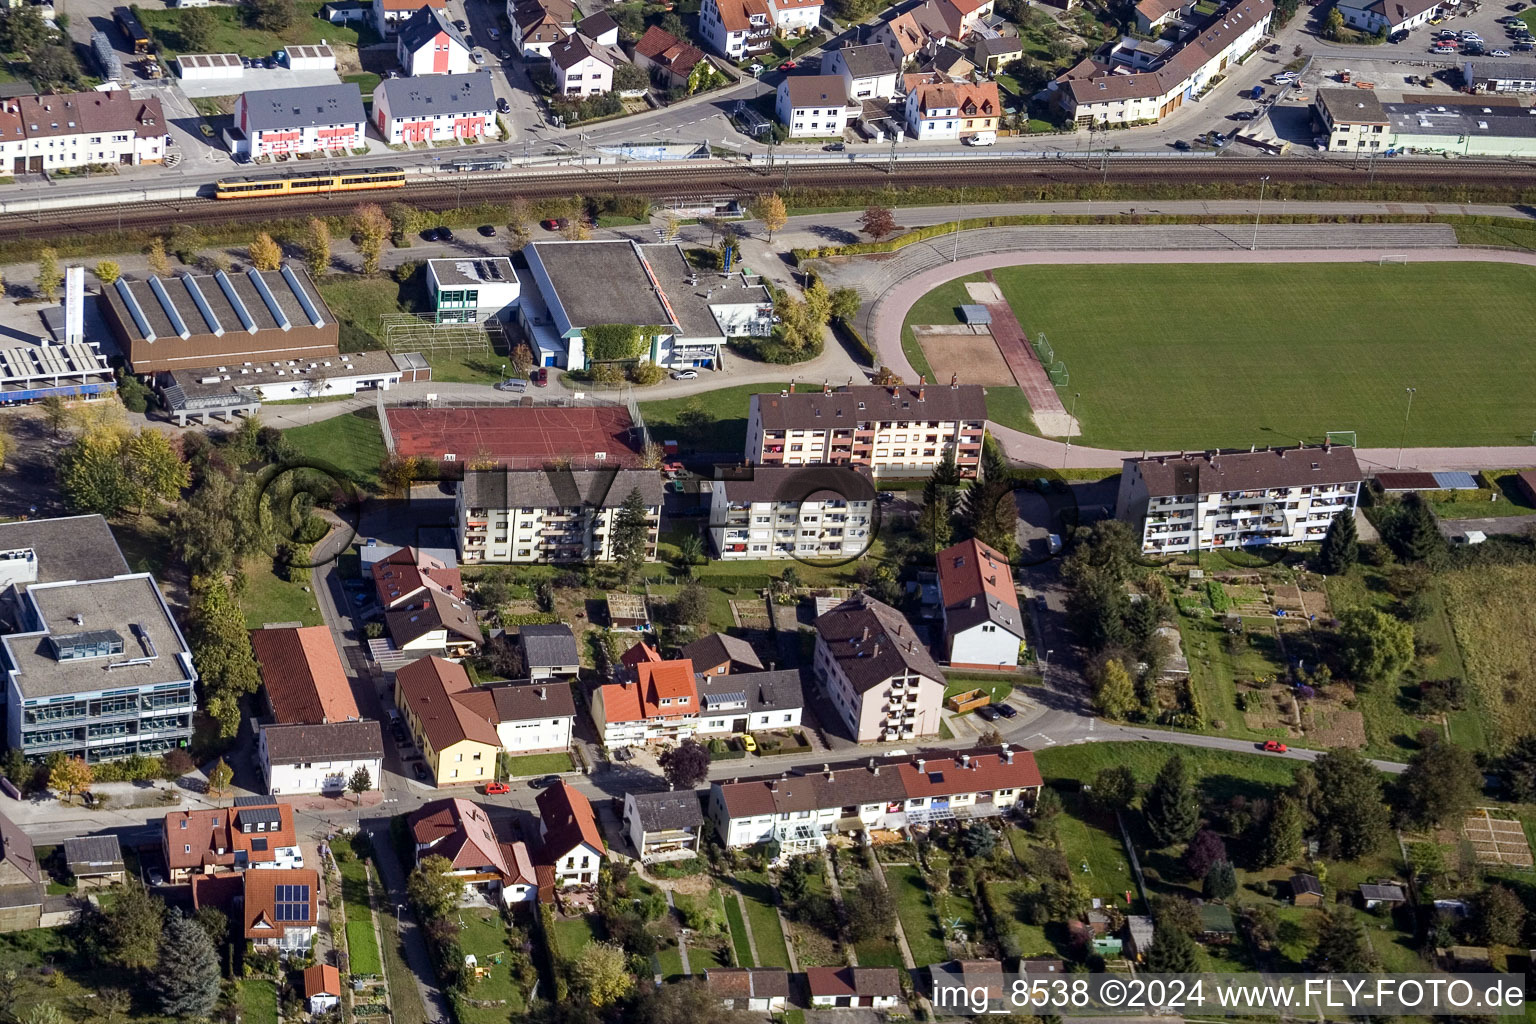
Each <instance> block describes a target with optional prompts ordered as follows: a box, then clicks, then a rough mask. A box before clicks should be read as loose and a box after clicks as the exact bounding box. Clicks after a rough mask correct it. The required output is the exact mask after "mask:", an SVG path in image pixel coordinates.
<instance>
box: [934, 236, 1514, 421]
mask: <svg viewBox="0 0 1536 1024" xmlns="http://www.w3.org/2000/svg"><path fill="white" fill-rule="evenodd" d="M993 274H994V277H995V279H996V281H997V283H998V285H999V286H1000V287H1001V288H1002V290H1003V294H1004V295H1005V296H1006V297H1007V299H1008V301H1009V303H1010V304H1011V305H1012V306H1013V310H1014V312H1015V313H1016V314H1017V315H1018V317H1019V321H1020V323H1022V324H1023V326H1024V330H1025V331H1026V332H1027V333H1028V334H1029V337H1030V338H1031V339H1034V338H1036V337H1037V336H1038V335H1040V334H1041V333H1044V334H1045V335H1046V337H1047V338H1048V339H1049V341H1050V344H1051V346H1052V348H1053V349H1054V350H1055V354H1056V358H1057V359H1058V360H1061V361H1062V362H1064V363H1065V364H1066V367H1067V370H1068V372H1069V373H1070V382H1069V384H1068V385H1067V386H1066V387H1064V388H1059V389H1058V391H1059V392H1060V393H1061V394H1062V400H1063V403H1064V404H1066V405H1071V403H1072V401H1073V398H1072V396H1073V394H1074V393H1078V394H1080V395H1081V397H1080V398H1078V399H1077V415H1078V419H1079V421H1080V423H1081V424H1082V431H1083V433H1082V435H1081V437H1080V438H1076V439H1074V440H1075V441H1077V443H1080V444H1085V445H1094V446H1098V447H1106V448H1120V449H1125V450H1130V451H1136V450H1140V449H1144V448H1152V449H1177V448H1190V449H1198V448H1212V447H1236V446H1242V445H1254V444H1257V445H1277V444H1295V443H1296V442H1298V441H1320V440H1322V439H1323V435H1324V434H1325V432H1327V431H1331V430H1332V431H1342V430H1354V431H1356V432H1357V434H1358V443H1359V444H1360V445H1361V446H1363V447H1393V446H1395V445H1397V444H1398V443H1399V440H1400V438H1402V437H1403V436H1404V430H1403V421H1404V414H1405V412H1406V411H1407V398H1408V396H1407V393H1406V391H1405V389H1406V388H1409V387H1412V388H1416V389H1417V390H1416V391H1415V393H1414V395H1413V410H1412V415H1411V418H1410V419H1409V421H1408V425H1407V431H1406V443H1407V444H1408V445H1409V446H1410V447H1415V446H1466V445H1484V444H1487V445H1510V444H1526V443H1530V441H1531V438H1532V433H1533V431H1536V402H1533V401H1532V398H1531V396H1532V381H1533V380H1536V268H1531V267H1525V266H1516V265H1512V264H1503V263H1491V262H1490V263H1412V262H1409V263H1406V264H1398V263H1392V264H1387V265H1384V266H1381V265H1377V264H1375V263H1319V264H1308V265H1302V264H1273V265H1271V264H1230V265H1219V264H1187V263H1186V264H1180V263H1167V264H1150V265H1115V266H1052V267H1046V266H1029V267H1009V268H1003V269H1000V270H997V271H994V272H993ZM982 279H983V278H981V277H980V276H977V277H972V278H968V279H967V280H972V281H976V280H982ZM968 301H970V300H969V299H968V298H967V297H966V293H965V289H964V285H963V282H962V281H952V282H950V283H948V284H946V285H943V286H941V287H940V288H938V289H935V290H934V291H932V292H930V293H929V294H927V295H925V296H924V297H923V298H922V299H920V300H919V301H918V303H917V305H916V306H914V307H913V309H912V312H911V314H910V315H909V316H908V318H907V322H908V324H934V323H954V322H955V321H956V319H957V312H958V311H957V309H956V307H958V306H959V305H960V304H961V303H964V302H968ZM910 336H911V335H910V332H908V334H907V337H908V338H910Z"/></svg>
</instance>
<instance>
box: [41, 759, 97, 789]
mask: <svg viewBox="0 0 1536 1024" xmlns="http://www.w3.org/2000/svg"><path fill="white" fill-rule="evenodd" d="M48 788H49V789H54V790H58V791H60V792H62V793H63V794H64V796H65V797H73V796H74V795H75V794H77V793H80V794H84V793H87V792H89V791H90V788H91V766H90V765H88V764H86V763H85V758H83V757H66V758H64V760H62V761H59V762H58V763H57V764H55V765H54V766H53V767H52V768H50V769H49V770H48Z"/></svg>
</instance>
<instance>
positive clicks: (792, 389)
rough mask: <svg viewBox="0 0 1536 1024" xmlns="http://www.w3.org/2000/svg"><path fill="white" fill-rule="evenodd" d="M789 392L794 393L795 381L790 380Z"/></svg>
mask: <svg viewBox="0 0 1536 1024" xmlns="http://www.w3.org/2000/svg"><path fill="white" fill-rule="evenodd" d="M789 393H790V394H794V393H795V382H794V381H790V382H789Z"/></svg>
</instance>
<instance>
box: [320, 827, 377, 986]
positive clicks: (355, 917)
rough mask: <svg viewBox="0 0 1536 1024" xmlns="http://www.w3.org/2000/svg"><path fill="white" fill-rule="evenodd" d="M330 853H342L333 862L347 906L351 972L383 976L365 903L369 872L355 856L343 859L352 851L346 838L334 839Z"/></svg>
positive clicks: (368, 911)
mask: <svg viewBox="0 0 1536 1024" xmlns="http://www.w3.org/2000/svg"><path fill="white" fill-rule="evenodd" d="M331 851H332V852H333V853H337V852H340V853H341V854H342V856H340V857H337V859H336V863H337V866H338V867H340V869H341V898H342V899H343V900H344V901H345V902H346V907H347V954H348V956H350V957H351V967H352V973H353V974H383V973H384V964H383V962H382V961H381V960H380V959H379V942H378V937H377V936H376V935H375V934H374V931H373V908H372V907H371V906H370V905H369V903H368V872H367V870H366V869H365V868H364V867H363V862H362V861H361V860H359V859H358V858H357V857H356V856H353V857H350V858H347V859H345V860H343V859H342V858H343V857H345V855H346V854H348V853H351V852H352V846H351V844H350V843H348V842H347V841H346V840H345V839H337V840H333V841H332V843H331Z"/></svg>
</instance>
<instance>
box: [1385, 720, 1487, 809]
mask: <svg viewBox="0 0 1536 1024" xmlns="http://www.w3.org/2000/svg"><path fill="white" fill-rule="evenodd" d="M1397 790H1398V794H1397V795H1398V800H1397V804H1398V811H1399V813H1400V814H1401V815H1402V817H1403V819H1404V820H1405V822H1406V823H1407V824H1409V825H1412V826H1418V827H1423V826H1427V825H1445V826H1448V825H1451V824H1453V823H1456V822H1459V821H1460V820H1461V819H1462V817H1463V816H1464V815H1465V814H1466V812H1467V811H1468V810H1470V809H1471V808H1472V806H1473V805H1474V804H1475V803H1477V799H1478V796H1479V795H1480V794H1481V793H1482V790H1483V772H1482V769H1480V768H1478V766H1477V761H1476V760H1475V759H1474V758H1473V756H1472V753H1471V751H1469V750H1467V749H1466V748H1465V747H1460V746H1457V745H1456V744H1455V743H1452V742H1451V741H1450V740H1445V739H1439V738H1437V739H1435V740H1434V741H1433V742H1431V743H1429V744H1428V745H1427V746H1425V747H1423V748H1421V749H1420V750H1419V751H1418V752H1417V753H1415V754H1414V755H1413V756H1412V757H1411V758H1409V759H1408V767H1407V769H1405V770H1404V772H1403V774H1402V775H1401V776H1399V777H1398V780H1397Z"/></svg>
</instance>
